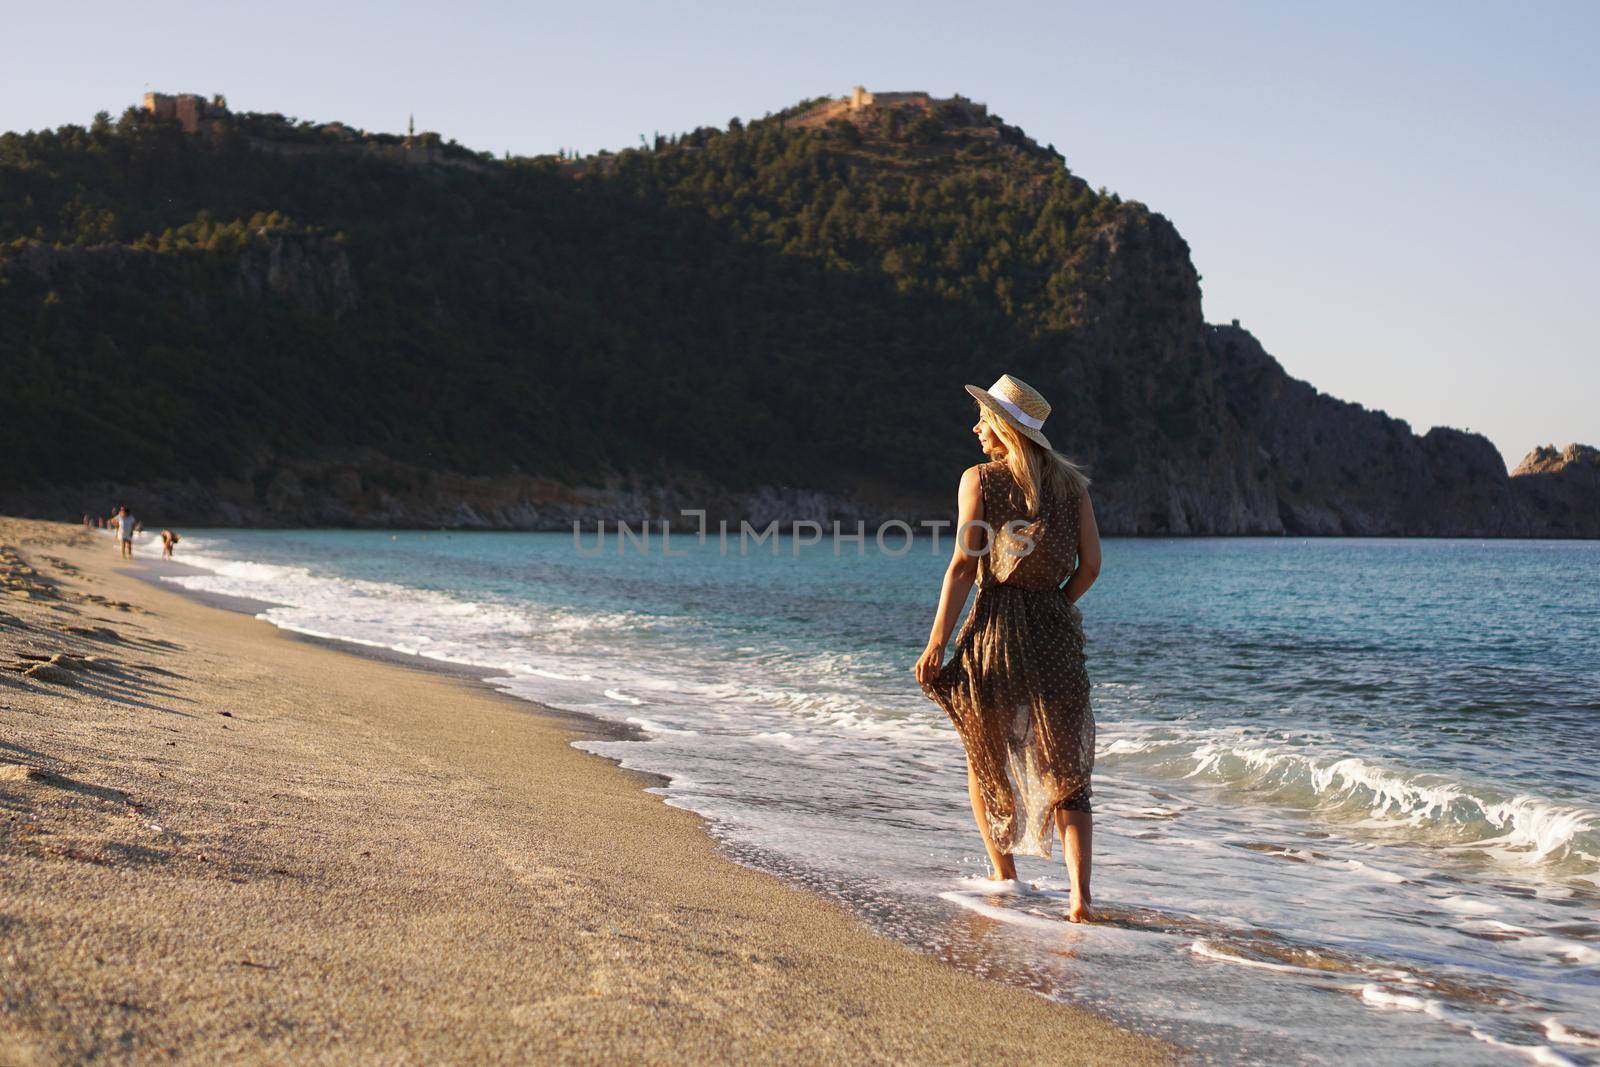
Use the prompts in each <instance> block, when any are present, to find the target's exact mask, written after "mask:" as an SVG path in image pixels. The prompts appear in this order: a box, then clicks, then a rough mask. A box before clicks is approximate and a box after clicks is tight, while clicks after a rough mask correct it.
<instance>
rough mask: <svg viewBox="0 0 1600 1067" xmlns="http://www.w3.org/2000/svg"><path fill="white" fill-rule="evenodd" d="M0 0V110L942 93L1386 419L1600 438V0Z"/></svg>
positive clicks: (438, 122) (595, 139)
mask: <svg viewBox="0 0 1600 1067" xmlns="http://www.w3.org/2000/svg"><path fill="white" fill-rule="evenodd" d="M251 6H252V7H253V10H251V11H249V12H247V11H246V7H245V5H235V4H228V3H216V2H209V3H203V4H201V3H160V2H146V3H140V4H129V3H126V2H123V3H115V4H112V3H101V2H84V3H73V4H63V3H51V4H45V3H32V2H22V0H16V2H11V3H7V4H6V5H5V8H4V22H5V32H4V34H3V36H0V71H3V72H4V73H3V75H0V87H3V89H4V91H3V92H0V129H7V130H22V129H36V128H41V127H48V126H56V125H60V124H62V123H67V122H75V123H85V124H86V123H87V122H88V121H89V120H90V118H91V117H92V116H93V114H94V113H95V112H96V111H99V110H101V109H105V110H109V111H111V112H112V113H113V114H117V113H119V112H120V111H121V110H122V109H123V108H124V107H126V106H127V105H128V104H130V103H134V102H136V101H137V100H138V98H139V96H140V94H141V93H142V92H143V91H144V90H145V89H146V88H147V87H148V88H152V89H160V90H165V91H195V92H203V93H211V92H222V93H225V94H226V95H227V96H228V99H229V102H230V104H231V105H232V106H233V107H234V108H235V109H236V110H252V111H281V112H283V113H284V114H286V115H293V116H297V117H299V118H312V119H317V120H319V121H320V120H331V119H342V120H344V121H345V122H347V123H350V124H352V125H355V126H360V127H364V128H367V129H371V130H390V131H398V130H401V129H403V128H404V126H405V121H406V115H407V114H408V113H409V112H412V111H415V112H416V115H417V124H418V127H419V128H422V129H433V130H438V131H440V132H441V133H442V134H444V135H445V136H446V137H447V138H448V137H454V138H455V139H456V140H458V141H460V142H461V143H462V144H464V145H467V146H469V147H471V148H474V149H488V150H492V151H494V152H496V153H498V152H501V151H503V150H507V149H509V150H510V151H512V152H515V153H538V152H546V151H553V150H554V149H556V148H558V147H563V146H565V147H572V148H578V149H580V150H583V151H591V150H594V149H598V148H622V147H626V146H628V145H636V144H638V143H639V135H640V134H641V133H643V134H652V133H654V132H655V131H658V130H659V131H661V132H663V133H667V132H671V131H678V130H685V129H691V128H693V127H695V126H698V125H713V124H714V125H723V124H725V123H726V122H727V120H728V119H729V118H730V117H733V116H735V115H738V116H740V117H744V118H749V117H752V116H759V115H762V114H764V113H766V112H769V111H774V110H777V109H779V108H782V107H784V106H786V105H788V104H790V103H793V102H795V101H796V100H799V99H801V98H804V97H809V96H817V95H823V94H828V95H839V94H842V93H844V92H845V91H847V90H848V89H849V87H850V86H851V85H854V84H856V83H858V82H859V83H862V84H864V85H866V86H867V87H868V88H872V89H927V90H930V91H932V92H934V93H936V94H938V95H947V94H950V93H955V92H960V93H962V94H964V95H967V96H970V97H972V98H974V99H976V100H981V101H984V102H985V103H987V104H988V105H989V106H990V108H991V109H992V110H993V111H994V112H995V113H997V114H999V115H1001V116H1002V117H1004V118H1005V119H1006V120H1007V121H1008V122H1012V123H1014V124H1017V125H1020V126H1021V127H1023V128H1024V129H1025V130H1027V131H1028V132H1029V133H1030V134H1032V135H1033V136H1034V137H1035V138H1036V139H1037V140H1038V141H1040V142H1041V143H1051V142H1053V143H1054V144H1055V145H1056V147H1057V148H1059V149H1060V150H1061V151H1062V152H1063V153H1064V154H1065V155H1066V157H1067V161H1068V164H1069V165H1070V166H1071V167H1072V169H1073V170H1074V171H1076V172H1077V173H1078V174H1080V175H1081V176H1083V177H1084V178H1086V179H1087V180H1088V181H1089V182H1090V183H1091V184H1093V185H1096V186H1099V185H1105V186H1107V187H1109V188H1111V189H1113V190H1115V191H1117V192H1118V193H1120V194H1121V195H1122V196H1123V197H1124V198H1126V199H1133V200H1141V201H1144V202H1145V203H1147V204H1149V205H1150V206H1151V207H1152V208H1153V209H1155V210H1157V211H1160V212H1162V213H1163V214H1165V215H1167V216H1168V217H1169V218H1171V219H1172V220H1173V221H1174V222H1175V223H1176V224H1177V226H1178V229H1179V230H1180V231H1181V232H1182V233H1183V235H1184V236H1185V237H1186V238H1187V239H1188V242H1189V246H1190V248H1191V249H1192V251H1193V254H1194V260H1195V264H1196V266H1197V267H1198V269H1199V271H1200V273H1201V274H1202V275H1203V281H1202V285H1203V287H1204V290H1205V311H1206V316H1207V318H1208V319H1209V320H1210V321H1213V322H1226V321H1228V320H1229V319H1233V318H1238V319H1240V320H1241V322H1242V323H1243V324H1244V325H1245V326H1246V327H1248V328H1249V329H1251V330H1252V331H1254V332H1255V334H1256V336H1258V337H1259V338H1260V339H1261V341H1262V343H1263V344H1265V345H1266V347H1267V349H1268V351H1270V352H1272V353H1273V354H1274V355H1276V356H1277V357H1278V358H1279V360H1281V361H1282V363H1283V364H1284V366H1285V367H1287V368H1288V369H1289V371H1290V373H1292V374H1294V375H1296V376H1297V377H1301V378H1305V379H1307V380H1309V381H1310V382H1312V383H1313V384H1314V385H1316V386H1317V387H1318V388H1320V389H1322V390H1323V391H1325V392H1329V393H1332V394H1333V395H1334V396H1337V397H1341V398H1343V399H1346V400H1353V401H1357V402H1359V403H1361V404H1364V405H1366V406H1367V407H1371V408H1382V409H1384V410H1386V411H1388V412H1390V413H1391V414H1394V415H1397V416H1399V417H1401V418H1404V419H1406V420H1408V421H1409V422H1410V423H1411V424H1412V427H1413V428H1414V429H1416V430H1417V431H1418V432H1422V431H1425V430H1427V429H1428V428H1429V427H1430V426H1434V425H1448V426H1456V427H1461V428H1465V429H1471V430H1476V431H1478V432H1481V433H1484V434H1486V435H1487V436H1488V437H1489V438H1490V439H1491V440H1493V441H1494V443H1495V444H1496V445H1497V446H1498V447H1499V448H1500V450H1501V452H1502V453H1503V454H1504V455H1505V456H1506V457H1507V459H1508V460H1509V462H1510V463H1512V464H1515V462H1516V461H1517V460H1518V459H1519V458H1520V457H1521V456H1522V455H1523V454H1524V453H1525V452H1527V451H1528V450H1529V449H1530V448H1532V447H1533V446H1534V445H1536V444H1543V443H1551V442H1554V443H1556V444H1558V445H1564V444H1566V443H1567V442H1569V441H1573V440H1578V441H1584V442H1587V443H1592V444H1597V445H1600V350H1597V349H1600V345H1597V342H1596V338H1597V337H1600V294H1597V293H1596V282H1597V281H1600V270H1597V268H1596V266H1595V260H1594V257H1596V256H1597V255H1600V202H1597V199H1596V193H1597V191H1600V75H1597V74H1596V69H1597V66H1600V65H1597V64H1596V63H1595V61H1594V49H1595V47H1596V42H1597V41H1600V3H1591V2H1573V3H1519V4H1512V3H1509V2H1507V3H1501V4H1485V3H1468V2H1440V3H1410V2H1389V3H1359V2H1340V3H1331V4H1330V3H1319V4H1312V3H1299V2H1290V0H1277V2H1262V3H1205V4H1191V3H1183V2H1173V3H1166V4H1137V3H1120V4H1105V3H1077V2H1066V0H1058V2H1053V3H1039V4H1034V5H987V6H984V5H974V4H970V3H963V4H949V3H944V2H922V3H916V4H911V3H906V4H883V5H871V4H865V3H850V4H842V3H834V2H832V0H827V2H813V3H810V4H807V5H804V7H802V5H798V4H785V5H768V6H770V8H771V9H770V10H765V9H764V8H763V5H759V4H751V3H738V4H735V3H723V2H704V3H700V4H692V5H663V4H650V3H641V2H623V3H570V2H569V3H561V4H532V3H493V2H488V0H457V2H455V3H451V4H440V3H431V4H423V3H415V2H410V0H397V2H393V3H386V4H382V5H378V4H371V5H367V4H358V3H336V2H326V0H324V2H321V3H317V4H309V3H304V2H302V0H287V2H281V3H274V4H271V5H266V4H261V5H251Z"/></svg>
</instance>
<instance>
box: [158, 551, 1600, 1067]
mask: <svg viewBox="0 0 1600 1067" xmlns="http://www.w3.org/2000/svg"><path fill="white" fill-rule="evenodd" d="M581 544H582V546H583V548H584V549H589V550H592V548H593V546H594V532H593V529H592V528H589V529H587V530H586V531H585V533H584V536H583V538H582V541H581ZM948 545H949V543H948V541H947V540H946V541H945V542H944V543H943V544H941V545H940V546H939V548H938V551H937V552H936V553H935V552H934V551H932V546H931V545H930V543H929V541H928V540H927V539H924V540H920V541H918V542H917V543H915V544H914V545H913V546H912V548H911V550H910V551H909V552H907V553H905V554H903V555H892V554H889V553H885V552H881V551H879V550H878V548H877V546H875V545H874V544H873V543H872V540H871V539H870V538H869V539H868V540H867V543H866V544H865V546H864V552H863V554H861V555H857V554H856V547H855V545H854V544H851V543H847V544H845V545H843V546H842V548H843V550H842V552H841V553H840V554H839V555H838V556H835V554H834V552H833V549H832V547H831V546H830V544H829V543H828V541H827V540H824V541H823V542H822V543H821V544H818V545H810V546H805V547H803V548H801V549H799V550H798V552H796V551H795V546H794V543H793V542H792V541H791V540H787V539H786V540H784V541H783V542H782V543H781V544H780V545H779V546H778V547H779V549H780V552H779V554H778V555H772V554H771V545H770V544H768V545H760V546H755V545H752V546H750V552H749V554H748V555H740V554H739V551H738V547H737V542H736V541H734V542H730V544H729V546H728V552H727V554H723V553H722V552H721V551H720V550H719V546H718V544H717V542H716V540H715V538H714V537H713V538H712V539H711V540H710V541H709V542H708V543H707V544H705V545H698V544H696V543H695V542H694V540H693V539H692V538H688V539H685V538H680V537H674V538H673V541H672V543H671V550H672V551H673V553H677V552H684V553H686V555H684V556H681V557H680V556H677V555H673V556H664V555H663V553H662V546H661V544H660V541H659V538H657V539H656V540H654V541H652V543H651V544H650V548H649V553H648V555H639V554H638V553H637V552H635V551H634V550H633V549H632V548H631V547H630V549H629V550H628V551H627V552H626V553H625V554H619V553H618V546H617V544H616V543H615V541H614V540H613V539H608V541H607V544H606V551H605V552H604V553H603V554H601V555H598V556H590V555H585V554H583V553H582V552H580V551H579V546H578V544H575V542H574V539H573V537H572V536H571V535H565V534H489V533H482V534H460V533H457V534H444V533H421V532H399V533H395V534H390V533H377V532H365V531H362V532H356V531H315V532H312V531H268V532H239V531H197V532H195V533H194V534H193V535H191V536H190V537H187V538H186V539H185V541H184V543H183V546H182V549H181V550H180V554H181V555H182V557H183V558H184V561H185V562H189V563H194V564H198V565H201V566H205V567H207V568H208V569H209V570H210V572H211V573H208V574H205V575H200V576H191V577H182V578H176V579H173V580H175V581H178V582H179V583H180V584H183V585H186V586H189V587H192V588H197V589H204V590H209V591H214V592H222V593H229V594H235V595H243V596H249V597H253V598H257V599H260V600H264V601H270V602H272V603H274V604H276V605H278V606H276V607H273V608H271V609H270V610H267V611H265V612H264V613H263V614H264V617H266V618H268V619H269V620H271V621H273V622H275V623H277V624H278V625H281V626H284V627H288V628H291V629H295V630H299V631H302V632H307V633H314V634H320V635H324V636H329V637H337V638H342V639H346V640H354V641H360V642H365V643H368V644H372V645H378V646H383V647H388V648H394V649H399V650H403V651H410V652H416V653H419V654H422V655H426V656H432V657H435V658H438V659H442V660H449V661H456V662H463V663H473V664H479V665H482V666H485V667H488V668H491V669H492V670H494V671H495V672H496V681H497V684H499V685H502V686H503V687H504V688H506V689H507V690H509V691H510V692H512V693H515V694H519V695H522V696H526V697H528V698H530V699H536V700H540V701H543V702H546V703H550V704H553V705H557V706H560V707H564V708H569V709H573V710H577V711H583V712H588V713H590V714H593V715H596V716H598V717H601V718H604V719H607V720H610V721H614V722H623V723H628V724H631V725H632V726H634V727H635V728H636V729H637V731H638V732H637V740H627V741H603V742H586V743H584V747H587V748H591V749H593V750H595V751H599V752H602V753H604V754H606V755H608V756H612V757H614V758H616V759H619V760H621V761H622V762H623V763H624V764H625V765H627V766H630V767H636V768H639V769H643V770H648V771H653V772H657V773H659V774H662V775H665V776H666V777H667V778H668V779H669V780H670V783H671V784H670V785H668V786H666V787H664V788H663V789H662V790H661V792H662V793H663V794H664V795H665V796H666V797H667V798H668V800H669V802H671V803H673V804H677V805H680V806H683V807H686V808H690V809H693V810H695V811H697V812H700V813H702V814H704V815H705V816H707V818H708V819H709V820H710V826H711V828H712V831H713V832H714V833H715V834H716V835H717V836H718V837H719V838H720V839H721V840H723V841H724V842H725V844H726V846H727V847H728V848H729V850H730V851H731V852H733V854H734V855H736V856H737V857H738V858H740V859H741V860H743V861H744V862H747V863H751V864H754V865H757V866H761V867H764V868H767V869H770V870H773V871H775V872H777V873H779V874H781V875H782V876H784V877H786V878H789V879H791V880H793V881H796V882H798V883H801V884H803V885H805V886H807V887H810V888H813V889H816V890H818V891H821V892H824V893H828V894H830V895H833V896H835V897H837V898H839V899H841V900H843V901H845V902H846V903H847V904H848V905H849V906H850V907H852V908H853V909H855V910H856V912H857V913H858V914H859V915H860V916H861V917H862V918H863V920H864V921H866V922H867V923H869V924H870V925H872V926H874V927H875V928H877V929H879V930H881V931H883V932H884V933H886V934H888V935H890V936H893V937H896V938H899V939H902V940H905V941H907V942H909V943H911V944H914V945H916V946H917V947H919V948H921V949H923V950H925V951H928V952H931V953H935V954H937V955H939V956H941V957H943V958H946V959H948V960H950V961H951V962H952V964H954V965H956V966H960V967H964V968H968V969H971V970H975V971H978V972H981V973H985V974H989V975H993V976H995V977H997V978H1000V979H1002V980H1006V981H1011V982H1016V983H1019V984H1022V985H1025V986H1026V987H1028V988H1030V989H1033V990H1035V991H1037V992H1039V993H1040V994H1042V995H1045V996H1050V997H1056V998H1060V999H1063V1000H1068V1001H1074V1002H1078V1003H1082V1004H1086V1005H1088V1006H1091V1007H1093V1008H1095V1009H1097V1010H1100V1011H1103V1012H1106V1013H1108V1014H1110V1015H1112V1016H1113V1017H1115V1018H1118V1019H1121V1020H1123V1021H1126V1022H1128V1023H1130V1024H1132V1025H1135V1026H1138V1027H1140V1028H1142V1029H1145V1030H1149V1031H1153V1032H1157V1033H1162V1034H1166V1035H1168V1036H1171V1037H1174V1038H1175V1039H1177V1040H1179V1041H1180V1042H1183V1043H1185V1044H1188V1045H1190V1046H1192V1047H1194V1048H1196V1049H1197V1050H1199V1052H1200V1053H1201V1055H1202V1056H1203V1057H1204V1058H1206V1059H1211V1060H1215V1061H1217V1062H1284V1061H1285V1060H1289V1061H1297V1062H1325V1063H1348V1062H1353V1061H1359V1062H1365V1063H1419V1062H1439V1063H1443V1062H1450V1063H1477V1062H1482V1063H1503V1062H1517V1061H1519V1060H1524V1059H1533V1060H1536V1061H1539V1062H1579V1063H1600V543H1595V542H1512V541H1486V542H1480V541H1455V540H1437V541H1435V540H1428V541H1400V540H1344V539H1328V540H1298V539H1173V540H1125V539H1110V540H1107V542H1106V544H1105V563H1104V569H1103V572H1102V575H1101V577H1100V580H1099V581H1098V583H1097V584H1096V585H1095V587H1094V588H1093V589H1092V590H1090V592H1089V593H1088V594H1087V596H1085V598H1084V599H1083V600H1082V601H1081V603H1080V607H1081V608H1082V609H1083V613H1084V626H1085V632H1086V635H1087V639H1088V654H1089V671H1090V677H1091V680H1092V682H1093V684H1094V690H1093V700H1094V707H1095V714H1096V719H1097V722H1098V725H1099V745H1098V754H1097V761H1096V774H1095V803H1096V812H1097V814H1096V839H1095V849H1096V857H1095V859H1096V865H1095V876H1094V877H1095V882H1094V890H1095V901H1096V904H1097V906H1098V908H1099V910H1100V911H1101V913H1102V914H1103V915H1104V917H1105V919H1106V921H1105V922H1103V923H1099V924H1096V925H1093V926H1089V927H1082V926H1074V925H1071V924H1067V923H1065V922H1063V921H1062V920H1061V915H1062V913H1063V912H1064V910H1065V904H1066V896H1065V885H1066V884H1065V880H1064V878H1063V871H1062V869H1061V867H1060V863H1059V859H1057V860H1052V861H1045V860H1038V859H1028V858H1025V859H1023V860H1022V861H1021V863H1020V869H1021V876H1022V879H1023V880H1024V882H1025V883H1027V885H1026V886H1025V888H1024V889H1022V890H1021V891H1017V890H1015V889H1007V888H1005V887H999V886H995V885H994V884H992V883H988V882H987V881H985V880H983V878H982V874H983V873H984V871H985V870H986V864H985V862H984V858H983V851H982V846H981V842H980V841H979V839H978V836H977V833H976V831H975V829H974V828H973V825H972V819H971V814H970V810H969V809H968V808H967V801H966V796H965V779H964V771H963V762H962V754H961V749H960V743H959V741H958V740H957V738H956V736H955V733H954V731H953V730H951V729H950V727H949V726H948V724H947V723H946V722H945V721H944V720H943V717H942V714H941V713H940V712H939V711H938V709H937V708H936V707H935V706H934V705H933V704H931V703H929V702H928V701H927V700H926V698H924V697H923V695H922V693H921V691H920V690H919V689H918V688H917V686H916V684H915V680H914V679H913V677H912V674H911V666H912V663H913V662H914V661H915V658H916V656H917V654H918V652H919V651H920V650H921V647H922V644H923V641H924V640H925V638H926V635H927V631H928V628H929V625H930V623H931V621H932V616H933V610H934V606H935V604H936V602H937V598H938V587H939V580H940V576H941V574H942V571H943V567H944V565H945V561H946V558H947V553H948ZM486 743H489V742H487V741H486ZM597 847H604V845H603V842H597Z"/></svg>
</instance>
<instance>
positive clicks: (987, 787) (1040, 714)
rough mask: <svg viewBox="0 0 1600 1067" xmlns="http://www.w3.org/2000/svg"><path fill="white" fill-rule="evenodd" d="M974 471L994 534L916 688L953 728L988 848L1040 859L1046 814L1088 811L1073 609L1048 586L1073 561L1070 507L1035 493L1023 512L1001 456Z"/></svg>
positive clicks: (1047, 837)
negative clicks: (1034, 505)
mask: <svg viewBox="0 0 1600 1067" xmlns="http://www.w3.org/2000/svg"><path fill="white" fill-rule="evenodd" d="M978 477H979V481H980V483H981V485H982V489H983V517H984V521H985V522H986V523H988V524H989V526H990V528H991V529H993V530H994V532H995V536H994V537H993V538H992V539H991V542H990V544H991V549H990V551H989V552H987V553H986V554H985V555H983V556H982V557H980V559H979V562H978V580H977V599H976V600H974V601H973V604H972V610H971V612H970V613H968V615H967V621H966V623H965V624H964V625H963V626H962V627H961V632H960V633H959V634H957V635H956V640H955V651H954V654H953V655H952V656H951V658H950V661H949V662H948V663H946V664H945V665H944V667H943V669H942V670H941V671H940V672H939V674H938V675H937V676H936V677H935V678H934V679H933V680H932V681H931V682H928V683H926V684H924V685H923V687H922V689H923V691H924V692H925V693H927V694H928V696H929V698H930V699H932V700H933V701H934V702H936V703H937V704H938V705H939V706H940V707H942V708H943V709H944V710H945V713H946V714H947V715H949V716H950V721H951V722H953V723H954V724H955V727H956V731H957V732H958V733H959V734H960V735H961V741H962V743H963V744H964V745H965V746H966V749H967V762H968V765H969V766H970V767H971V768H972V770H973V772H974V773H975V774H976V776H977V779H978V782H979V785H980V787H981V789H982V791H983V797H984V801H985V804H986V806H987V807H988V814H989V831H990V836H991V838H992V839H993V841H994V843H995V845H996V846H997V847H998V848H999V849H1000V851H1001V852H1015V853H1021V854H1023V855H1028V856H1048V855H1050V841H1051V837H1052V834H1053V831H1054V818H1053V816H1054V812H1055V811H1056V810H1057V809H1058V808H1064V809H1066V810H1069V811H1089V810H1090V804H1089V797H1090V788H1089V772H1090V771H1091V769H1093V767H1094V715H1093V713H1092V712H1091V711H1090V708H1089V674H1088V671H1087V670H1086V669H1085V657H1084V650H1083V616H1082V614H1081V613H1080V612H1079V611H1078V609H1077V607H1075V606H1074V605H1073V604H1071V603H1070V602H1069V601H1068V600H1067V598H1066V595H1065V594H1064V593H1062V592H1061V589H1060V586H1061V583H1062V582H1064V581H1065V580H1066V579H1067V578H1068V577H1069V576H1070V575H1071V574H1072V571H1073V569H1074V568H1075V567H1076V566H1077V556H1078V507H1079V503H1078V499H1077V496H1076V495H1075V494H1074V495H1073V496H1072V497H1071V499H1047V500H1045V501H1044V506H1043V507H1042V508H1041V513H1040V514H1039V515H1038V516H1031V515H1029V514H1028V513H1027V510H1026V503H1025V500H1024V497H1023V493H1022V489H1021V487H1020V486H1018V485H1017V483H1016V480H1015V479H1014V478H1013V477H1012V476H1011V472H1010V470H1009V469H1008V468H1007V467H1006V465H1005V463H1004V462H1002V461H999V460H996V461H994V462H992V463H985V464H984V465H982V466H981V467H979V468H978ZM1013 520H1021V521H1020V522H1017V523H1016V524H1015V525H1014V527H1013V528H1014V529H1017V530H1018V533H1017V535H1016V536H1015V537H1008V535H1007V533H1006V524H1007V523H1011V522H1012V521H1013ZM1027 540H1031V541H1032V542H1033V547H1032V549H1031V550H1028V549H1027V544H1026V541H1027ZM1024 553H1025V554H1024Z"/></svg>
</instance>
